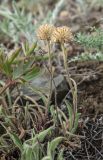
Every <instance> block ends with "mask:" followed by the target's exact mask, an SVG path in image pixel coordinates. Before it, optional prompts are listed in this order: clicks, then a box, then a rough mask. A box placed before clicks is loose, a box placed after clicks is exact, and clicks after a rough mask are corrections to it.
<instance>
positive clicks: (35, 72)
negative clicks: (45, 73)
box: [22, 67, 40, 81]
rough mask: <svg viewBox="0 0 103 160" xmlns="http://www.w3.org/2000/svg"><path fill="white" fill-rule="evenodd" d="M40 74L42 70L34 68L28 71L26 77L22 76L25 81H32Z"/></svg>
mask: <svg viewBox="0 0 103 160" xmlns="http://www.w3.org/2000/svg"><path fill="white" fill-rule="evenodd" d="M39 74H40V68H37V67H35V68H33V69H32V70H31V71H28V72H27V73H26V74H25V75H24V76H22V78H23V79H24V80H25V81H30V80H32V79H34V78H35V77H36V76H38V75H39Z"/></svg>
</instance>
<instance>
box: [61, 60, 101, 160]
mask: <svg viewBox="0 0 103 160" xmlns="http://www.w3.org/2000/svg"><path fill="white" fill-rule="evenodd" d="M69 68H70V72H71V75H72V78H74V79H75V81H76V82H77V84H78V112H80V113H81V117H80V119H79V126H78V129H77V132H76V135H79V136H84V138H80V139H79V140H80V143H79V145H78V147H76V148H75V147H72V148H69V149H68V148H65V151H64V157H65V160H68V159H69V160H102V159H103V62H97V61H86V62H75V63H71V64H70V67H69ZM76 141H77V140H76V138H75V142H76ZM76 143H77V142H76Z"/></svg>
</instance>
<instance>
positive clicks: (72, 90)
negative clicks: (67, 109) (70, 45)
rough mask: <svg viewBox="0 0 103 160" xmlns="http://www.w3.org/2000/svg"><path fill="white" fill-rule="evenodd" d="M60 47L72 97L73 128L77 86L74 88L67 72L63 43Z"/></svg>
mask: <svg viewBox="0 0 103 160" xmlns="http://www.w3.org/2000/svg"><path fill="white" fill-rule="evenodd" d="M61 47H62V51H63V60H64V67H65V70H66V74H67V81H68V84H69V87H70V90H71V93H72V97H73V124H72V125H73V126H74V122H75V116H76V113H77V86H76V83H74V82H75V81H74V80H72V79H71V78H70V74H69V72H68V65H67V52H66V50H65V47H64V43H62V44H61ZM72 82H73V84H72Z"/></svg>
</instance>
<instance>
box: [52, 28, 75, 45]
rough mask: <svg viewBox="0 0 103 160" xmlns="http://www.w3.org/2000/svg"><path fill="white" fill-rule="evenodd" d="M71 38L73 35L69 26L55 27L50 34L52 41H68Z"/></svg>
mask: <svg viewBox="0 0 103 160" xmlns="http://www.w3.org/2000/svg"><path fill="white" fill-rule="evenodd" d="M71 40H73V35H72V32H71V29H70V28H69V27H66V26H63V27H57V28H56V29H55V30H54V32H53V34H52V41H53V42H60V43H68V42H69V41H71Z"/></svg>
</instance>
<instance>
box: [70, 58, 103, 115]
mask: <svg viewBox="0 0 103 160" xmlns="http://www.w3.org/2000/svg"><path fill="white" fill-rule="evenodd" d="M70 72H71V76H72V78H74V79H75V81H76V83H77V85H78V107H79V110H80V111H81V112H82V113H84V114H92V113H94V112H95V113H96V114H97V113H103V62H98V61H86V62H75V63H71V64H70ZM84 114H83V115H84Z"/></svg>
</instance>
